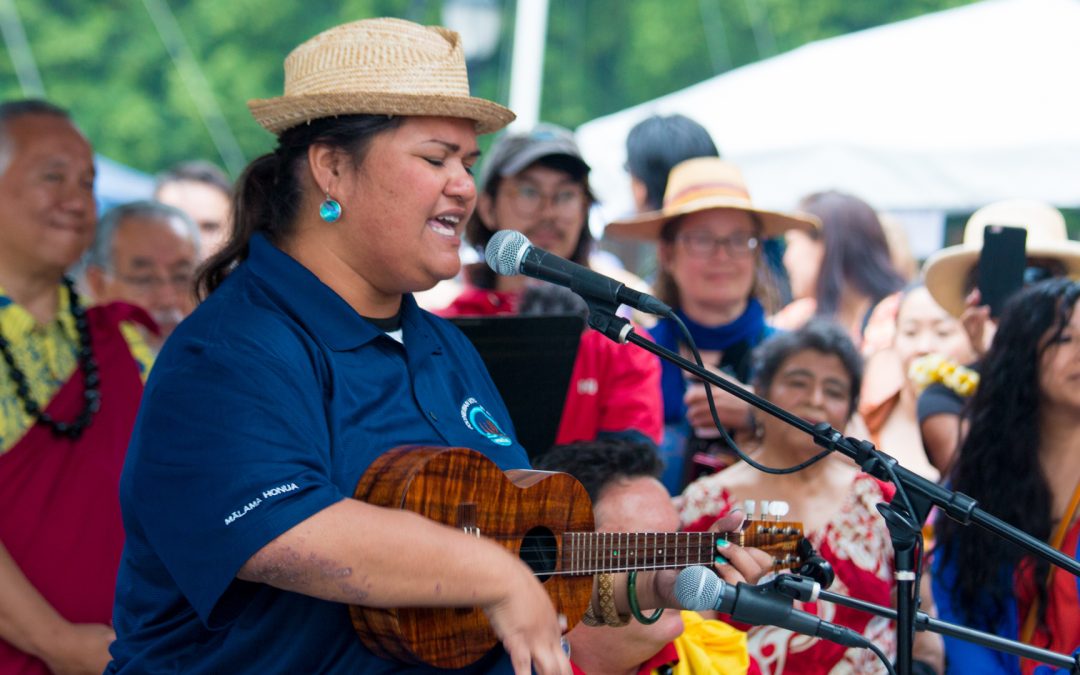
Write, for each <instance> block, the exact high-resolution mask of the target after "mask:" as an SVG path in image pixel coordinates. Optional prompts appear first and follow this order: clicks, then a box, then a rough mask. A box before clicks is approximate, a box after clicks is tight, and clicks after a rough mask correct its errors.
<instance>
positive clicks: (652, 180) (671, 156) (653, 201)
mask: <svg viewBox="0 0 1080 675" xmlns="http://www.w3.org/2000/svg"><path fill="white" fill-rule="evenodd" d="M719 156H720V151H719V150H717V149H716V144H715V143H713V139H712V137H711V136H709V132H708V131H706V130H705V127H703V126H701V125H700V124H698V123H697V122H695V121H694V120H692V119H690V118H689V117H684V116H682V115H670V116H668V117H661V116H659V115H653V116H652V117H647V118H645V119H644V120H642V121H640V122H638V123H637V124H636V125H635V126H634V128H633V129H631V130H630V133H629V134H628V135H627V136H626V168H627V170H628V171H629V172H630V175H631V176H633V177H634V178H637V179H638V180H640V181H641V182H642V183H643V184H644V185H645V202H646V204H647V206H648V208H649V209H651V210H654V211H655V210H657V209H659V208H660V207H661V206H662V205H663V202H664V190H666V189H667V181H668V175H669V174H670V173H671V169H672V168H673V167H674V166H675V165H676V164H678V163H679V162H682V161H684V160H687V159H693V158H695V157H719Z"/></svg>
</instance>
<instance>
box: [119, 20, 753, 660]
mask: <svg viewBox="0 0 1080 675" xmlns="http://www.w3.org/2000/svg"><path fill="white" fill-rule="evenodd" d="M249 106H250V108H251V110H252V113H253V114H254V116H255V118H256V120H258V121H259V123H260V124H262V126H264V127H265V128H266V129H268V130H269V131H271V132H272V133H274V134H277V135H278V139H277V140H278V146H277V148H276V150H275V151H274V152H273V153H270V154H267V155H263V156H262V157H260V158H258V159H256V160H255V161H254V162H253V163H252V164H251V165H250V166H249V167H248V169H247V170H246V172H245V173H244V175H243V176H242V177H241V178H240V181H239V185H238V189H237V196H236V203H235V207H234V224H235V228H234V232H233V233H232V235H231V238H230V240H229V242H228V243H227V244H226V245H225V247H224V248H223V249H222V250H221V251H220V252H218V253H217V254H216V255H215V256H213V257H212V258H211V259H210V260H209V261H208V262H207V264H206V267H205V268H204V269H203V270H202V272H201V274H200V277H199V288H200V292H201V294H202V295H203V296H205V300H204V302H203V303H202V305H201V306H200V307H199V308H198V309H197V310H196V311H195V312H194V313H193V314H192V315H191V316H190V317H189V318H188V319H187V320H185V321H184V322H183V323H182V324H181V325H180V326H179V327H178V328H177V329H176V331H175V332H174V333H173V335H172V337H171V338H170V339H169V341H168V343H167V344H166V346H165V348H164V350H163V352H162V353H161V355H160V357H159V359H158V361H157V364H156V366H155V368H154V371H153V373H152V376H151V378H150V380H149V382H148V384H147V390H146V396H145V398H144V402H143V406H142V408H141V410H140V416H139V419H138V421H137V423H136V429H135V432H134V434H133V438H132V443H131V447H130V451H129V455H128V461H127V464H126V466H125V468H124V474H123V477H122V480H121V485H120V499H121V505H122V509H123V516H124V525H125V529H126V533H127V541H126V545H125V550H124V555H123V559H122V561H121V566H120V571H119V575H118V579H117V595H116V606H115V613H114V623H115V628H116V632H117V640H116V642H115V643H114V645H113V647H112V650H111V651H112V655H113V659H114V660H113V662H112V663H111V664H110V666H109V668H108V671H107V672H109V673H147V672H150V673H154V672H183V673H222V672H289V673H337V672H350V673H353V672H363V673H389V672H394V673H421V672H424V673H427V672H436V671H437V669H436V668H434V667H432V666H424V665H408V664H404V663H398V662H395V661H392V660H389V659H386V658H382V657H380V656H377V655H376V654H374V653H373V652H372V651H369V649H368V648H367V647H366V646H365V644H364V643H363V642H361V640H360V639H359V638H358V637H357V635H356V633H355V631H354V629H353V626H352V622H351V621H350V611H349V606H350V605H353V606H365V607H372V608H402V607H479V608H481V609H482V610H483V611H484V613H485V614H486V617H487V619H488V621H489V623H490V625H491V627H492V628H493V630H494V632H495V634H496V635H497V636H498V638H499V641H500V642H501V646H500V647H495V648H494V649H492V651H491V652H490V653H489V654H488V655H486V656H484V657H482V658H481V659H480V660H479V661H477V662H475V663H473V664H472V665H470V666H467V667H465V668H463V669H459V670H458V671H453V672H463V673H464V672H467V673H515V674H516V675H528V674H529V673H530V672H533V671H535V672H536V673H539V674H540V675H556V674H559V675H569V673H570V666H569V662H568V660H567V658H566V654H565V652H564V650H563V646H562V644H561V641H560V632H561V631H560V621H559V619H558V617H557V614H556V611H555V609H554V607H553V605H552V603H551V601H550V599H549V597H548V594H547V593H546V591H545V589H544V588H543V586H542V585H541V584H540V583H539V582H538V581H537V579H536V577H535V576H534V574H533V572H532V571H531V570H530V568H529V567H528V566H527V565H526V564H525V563H524V562H522V560H520V559H519V558H518V557H517V556H515V555H513V554H512V553H510V552H509V551H508V549H507V548H504V547H503V546H501V545H499V544H497V543H496V542H494V541H492V540H490V539H486V538H483V537H476V536H473V535H470V534H467V533H466V532H465V531H463V529H454V528H450V527H446V526H443V525H440V524H437V523H436V522H434V521H431V520H427V519H424V518H422V517H420V516H418V515H417V514H414V513H412V512H409V511H406V510H392V509H387V508H382V507H379V506H375V505H372V504H367V503H365V502H362V501H359V500H354V499H349V498H348V497H349V496H350V495H352V494H353V492H354V489H355V487H356V485H357V481H358V480H359V479H360V477H361V476H362V475H363V474H364V473H365V471H366V470H367V469H368V467H369V466H370V465H371V463H372V462H373V461H374V460H375V459H376V458H378V457H380V456H381V455H383V454H384V453H385V452H387V451H388V450H391V449H393V448H395V447H399V446H411V445H427V446H464V447H469V448H473V449H475V450H478V451H480V452H481V453H483V454H484V455H485V456H487V457H488V458H489V459H491V460H492V461H493V462H494V463H496V464H497V465H498V466H499V467H500V468H502V469H504V470H506V469H517V468H527V467H528V460H527V455H526V453H525V450H524V449H523V448H522V447H521V446H520V444H519V443H518V442H517V441H516V440H515V438H514V432H513V427H512V426H511V423H510V419H509V416H508V413H507V411H506V409H505V407H504V405H503V403H502V401H501V399H500V397H499V394H498V392H497V391H496V389H495V387H494V385H493V384H492V383H491V380H490V378H489V377H488V375H487V373H486V371H485V369H484V366H483V363H482V362H481V360H480V358H479V357H478V355H477V354H476V352H475V350H474V349H473V348H472V347H471V346H470V345H469V343H468V342H467V340H466V339H465V338H464V337H463V335H462V334H461V333H460V332H458V331H457V329H456V328H454V327H453V326H451V325H450V324H449V323H447V322H445V321H443V320H441V319H438V318H436V317H434V316H433V315H431V314H428V313H426V312H424V311H422V310H420V309H419V308H418V307H417V305H416V302H415V301H414V300H413V298H412V295H411V294H412V293H413V292H415V291H419V290H423V289H427V288H430V287H432V286H433V285H434V284H435V283H436V282H437V281H439V280H441V279H448V278H451V277H453V276H454V275H455V274H456V273H457V272H458V270H459V268H460V261H459V259H458V249H459V247H460V234H461V230H462V228H463V226H464V224H465V222H466V221H467V220H468V218H469V216H470V215H471V213H472V211H473V208H474V207H475V204H476V188H475V186H474V183H473V179H472V176H471V171H470V169H471V167H472V165H473V164H474V163H475V162H476V161H477V158H478V155H479V151H478V149H477V143H476V136H477V134H478V133H486V132H489V131H493V130H496V129H498V128H500V127H502V126H504V125H505V124H506V123H508V122H509V121H510V120H511V119H512V117H513V114H512V113H510V111H508V110H506V109H505V108H502V107H501V106H498V105H496V104H494V103H490V102H488V101H483V100H480V99H475V98H471V97H470V96H469V95H468V80H467V78H466V75H465V62H464V56H463V54H462V51H461V45H460V41H459V39H458V36H457V34H456V33H453V32H451V31H448V30H445V29H442V28H437V27H431V28H428V27H423V26H418V25H416V24H413V23H410V22H406V21H401V20H396V19H371V20H363V21H357V22H353V23H349V24H345V25H343V26H338V27H336V28H333V29H330V30H328V31H326V32H324V33H322V34H320V35H318V36H316V37H315V38H313V39H312V40H310V41H308V42H306V43H304V44H303V45H301V46H300V47H298V48H297V49H296V50H294V51H293V52H292V54H290V56H289V57H288V58H287V59H286V62H285V96H283V97H279V98H275V99H267V100H259V101H253V102H251V103H249ZM758 554H760V552H759V551H752V550H749V549H747V550H743V549H739V548H738V547H734V546H732V547H729V548H725V557H726V559H727V560H728V561H730V563H731V564H730V565H724V566H723V567H724V569H723V570H722V572H721V573H722V574H724V575H725V578H727V579H728V580H729V581H734V580H737V579H738V578H742V577H744V576H746V577H750V578H756V576H759V575H760V574H761V572H762V571H763V569H764V567H765V564H767V562H766V561H763V560H762V558H761V557H760V556H758ZM610 576H612V575H609V577H610ZM614 576H615V579H614V581H611V580H610V579H609V583H608V588H609V589H612V588H614V589H617V590H616V591H615V592H614V593H613V594H612V593H611V592H610V591H609V595H608V596H607V597H608V600H609V601H611V602H609V603H608V604H609V605H611V604H612V603H613V606H612V607H605V606H604V603H603V598H602V597H601V610H604V611H606V610H607V609H610V610H611V611H612V612H621V613H626V609H625V608H626V607H628V606H629V605H628V601H627V598H626V593H625V592H623V590H625V589H627V579H626V575H625V574H622V575H614ZM674 578H675V574H674V572H673V571H669V572H666V573H656V572H652V573H647V574H642V575H641V576H640V579H639V580H638V596H639V599H640V603H641V605H642V606H645V607H659V606H664V605H667V606H674V605H673V603H674V597H673V595H674V594H673V584H674ZM619 589H622V590H619ZM602 591H603V588H601V589H600V590H599V591H597V590H594V598H593V605H594V606H595V605H596V597H597V594H598V593H601V592H602ZM575 618H576V617H575ZM437 672H446V671H437Z"/></svg>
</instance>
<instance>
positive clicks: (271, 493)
mask: <svg viewBox="0 0 1080 675" xmlns="http://www.w3.org/2000/svg"><path fill="white" fill-rule="evenodd" d="M299 489H300V487H299V486H298V485H297V484H296V483H285V484H284V485H278V486H276V487H272V488H270V489H269V490H263V493H262V496H261V497H256V498H255V499H252V500H251V501H250V502H248V503H247V504H244V506H243V508H240V509H237V510H236V511H233V512H232V513H230V514H229V515H227V516H225V524H226V525H232V524H233V523H234V522H236V520H237V519H238V518H243V517H244V516H246V515H247V514H248V513H249V512H250V511H252V510H254V509H256V508H258V507H259V504H262V503H263V500H264V499H270V498H271V497H277V496H278V495H280V494H284V493H286V492H292V491H293V490H299Z"/></svg>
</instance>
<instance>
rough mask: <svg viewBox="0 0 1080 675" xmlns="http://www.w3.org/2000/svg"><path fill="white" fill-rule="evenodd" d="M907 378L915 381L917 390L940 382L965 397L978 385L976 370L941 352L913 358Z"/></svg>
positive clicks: (920, 390)
mask: <svg viewBox="0 0 1080 675" xmlns="http://www.w3.org/2000/svg"><path fill="white" fill-rule="evenodd" d="M908 378H909V379H910V380H911V381H912V382H914V383H915V386H916V388H917V389H918V390H919V392H922V390H923V389H926V388H927V387H929V386H930V385H931V384H933V383H935V382H940V383H942V384H944V385H945V386H946V387H948V388H949V389H951V390H953V391H954V392H956V393H957V394H959V395H961V396H964V397H967V396H971V395H972V394H974V393H975V389H977V388H978V386H979V374H978V373H977V372H975V371H974V370H972V369H971V368H966V367H964V366H962V365H960V364H958V363H956V362H955V361H953V360H951V359H947V358H945V357H944V356H942V355H941V354H927V355H926V356H922V357H919V358H917V359H915V361H914V362H913V363H912V364H911V368H909V369H908Z"/></svg>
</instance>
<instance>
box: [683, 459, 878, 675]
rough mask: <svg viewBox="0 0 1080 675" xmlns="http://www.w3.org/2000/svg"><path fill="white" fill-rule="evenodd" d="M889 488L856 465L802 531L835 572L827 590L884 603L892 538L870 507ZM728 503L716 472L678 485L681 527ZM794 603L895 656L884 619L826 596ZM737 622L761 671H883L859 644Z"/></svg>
mask: <svg viewBox="0 0 1080 675" xmlns="http://www.w3.org/2000/svg"><path fill="white" fill-rule="evenodd" d="M892 494H893V488H892V486H890V485H887V484H885V483H882V482H881V481H879V480H877V479H876V478H873V477H872V476H869V475H867V474H863V473H860V474H858V475H857V476H856V478H855V480H854V481H852V484H851V490H850V491H849V492H848V494H847V495H846V497H845V498H844V503H843V506H842V507H841V509H840V511H839V513H837V515H836V517H835V518H834V519H833V520H832V521H831V522H829V524H828V525H826V526H825V528H824V529H822V530H819V531H816V532H807V533H805V535H806V537H807V539H809V540H810V542H811V543H812V544H813V546H814V548H815V549H816V550H817V551H818V553H819V554H820V555H821V556H822V557H824V558H825V559H826V560H828V561H829V563H830V564H831V565H832V567H833V571H834V572H835V573H836V581H835V583H833V585H832V586H831V587H830V588H829V590H831V591H833V592H835V593H840V594H841V595H847V596H850V597H854V598H858V599H860V600H865V601H867V602H873V603H876V604H879V605H885V606H892V604H893V601H892V590H893V549H892V542H891V540H890V539H889V531H888V529H887V528H886V527H885V522H884V521H883V520H882V518H881V516H880V515H879V514H878V512H877V509H876V508H875V506H876V505H877V504H878V503H880V502H883V501H888V500H889V499H891V498H892ZM765 496H767V495H763V497H765ZM736 506H739V505H738V504H736V503H735V502H734V501H733V500H732V498H731V495H730V493H728V491H727V490H726V489H725V488H724V487H723V472H721V473H718V474H712V475H710V476H706V477H704V478H701V479H700V480H697V481H695V482H694V483H692V484H690V485H689V486H688V487H687V488H686V491H685V492H683V495H682V508H681V511H680V517H681V519H682V522H683V526H684V529H686V530H690V531H704V530H707V529H708V528H709V526H710V525H711V524H712V523H713V522H714V521H715V520H716V519H718V518H721V517H723V516H724V515H726V514H727V513H728V512H729V511H731V510H732V509H733V508H735V507H736ZM795 604H796V606H797V607H799V608H800V609H803V610H805V611H807V612H810V613H811V614H814V615H815V616H819V617H821V618H822V619H825V620H827V621H831V622H833V623H837V624H840V625H842V626H847V627H848V628H851V629H853V630H856V631H858V632H859V633H861V634H863V635H864V636H866V638H867V639H868V640H870V641H871V642H873V643H874V644H876V645H877V646H879V647H880V648H881V649H882V651H884V652H885V654H886V656H888V657H889V659H895V657H896V634H895V628H894V626H893V623H892V622H891V621H887V620H885V619H882V618H878V617H871V616H870V615H868V614H865V613H863V612H858V611H855V610H853V609H848V608H845V607H840V606H838V605H834V604H832V603H828V602H813V603H799V602H796V603H795ZM734 625H736V626H739V624H734ZM739 627H740V628H743V629H745V630H746V631H747V638H748V644H747V647H748V650H749V652H750V656H751V657H752V658H753V659H754V660H755V661H756V662H757V665H758V666H759V667H760V668H761V672H762V673H764V674H765V675H779V674H780V673H799V674H811V675H816V674H819V673H820V674H824V673H832V674H839V673H859V674H863V673H884V672H885V669H884V666H882V664H881V662H880V661H878V659H877V657H875V656H874V654H873V653H872V652H871V651H869V650H867V649H857V648H846V647H842V646H840V645H837V644H834V643H832V642H828V641H825V640H820V639H818V638H812V637H808V636H805V635H799V634H797V633H792V632H791V631H788V630H784V629H782V628H776V627H773V626H739Z"/></svg>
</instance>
